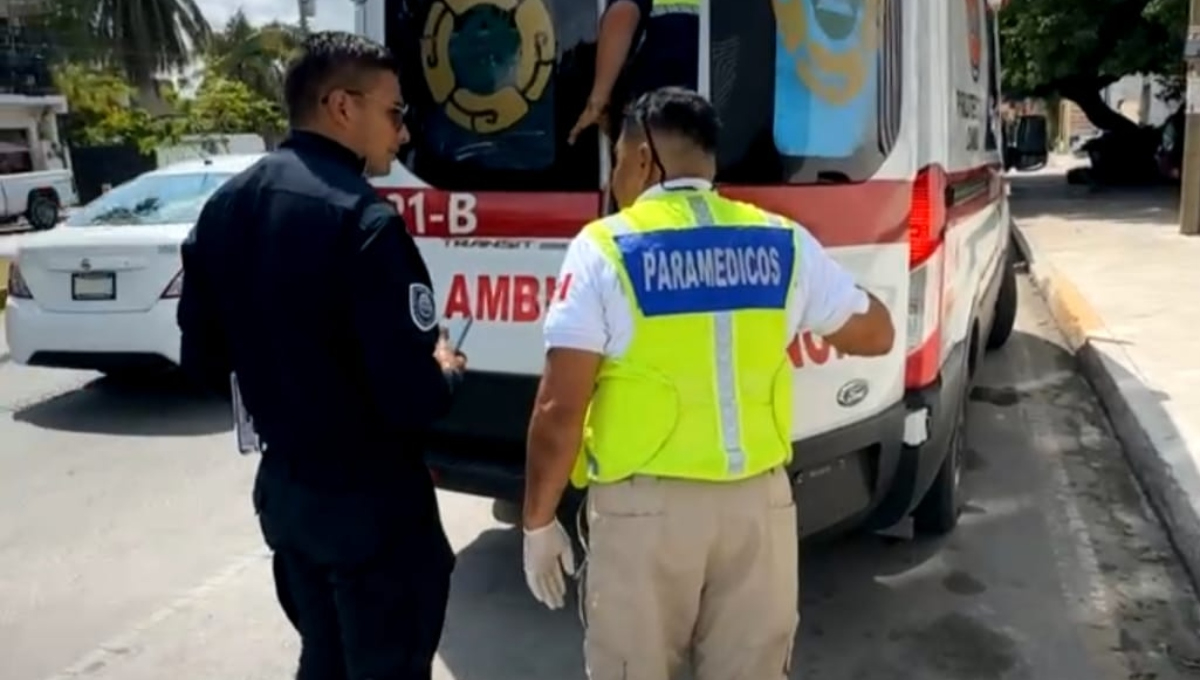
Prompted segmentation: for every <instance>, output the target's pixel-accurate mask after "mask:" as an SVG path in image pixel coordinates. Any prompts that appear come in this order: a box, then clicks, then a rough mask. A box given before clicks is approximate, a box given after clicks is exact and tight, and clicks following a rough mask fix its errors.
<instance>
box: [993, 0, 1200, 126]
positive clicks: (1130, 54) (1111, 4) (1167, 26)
mask: <svg viewBox="0 0 1200 680" xmlns="http://www.w3.org/2000/svg"><path fill="white" fill-rule="evenodd" d="M1187 9H1188V8H1187V2H1186V0H1010V2H1009V3H1008V4H1007V5H1006V6H1005V7H1004V9H1003V10H1001V12H1000V41H1001V55H1002V58H1003V63H1004V88H1005V92H1006V94H1008V95H1009V96H1038V97H1046V96H1052V95H1058V96H1061V97H1065V98H1067V99H1070V100H1072V101H1074V102H1075V103H1077V104H1078V105H1079V107H1080V108H1081V109H1082V110H1083V112H1084V114H1085V115H1087V117H1088V119H1089V120H1091V121H1092V123H1093V124H1095V125H1096V126H1097V127H1100V128H1103V129H1110V130H1111V129H1118V128H1122V127H1127V126H1130V125H1132V123H1131V122H1130V121H1129V120H1128V119H1127V118H1125V117H1124V116H1121V115H1120V114H1119V113H1117V112H1116V111H1113V110H1112V109H1111V108H1110V107H1108V106H1107V105H1106V104H1105V103H1104V101H1103V99H1102V98H1101V96H1100V90H1101V89H1102V88H1104V87H1106V86H1108V85H1111V84H1112V83H1114V82H1116V81H1117V80H1119V79H1120V78H1121V77H1123V76H1126V75H1130V74H1134V73H1143V74H1150V75H1158V76H1163V77H1166V78H1168V79H1171V78H1177V77H1178V76H1179V74H1180V73H1181V70H1182V67H1183V38H1184V36H1185V34H1186V32H1187Z"/></svg>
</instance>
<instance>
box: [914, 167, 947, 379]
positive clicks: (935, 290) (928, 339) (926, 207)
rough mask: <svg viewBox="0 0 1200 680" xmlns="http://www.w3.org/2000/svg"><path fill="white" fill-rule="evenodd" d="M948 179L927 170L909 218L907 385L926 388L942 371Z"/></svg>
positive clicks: (916, 188)
mask: <svg viewBox="0 0 1200 680" xmlns="http://www.w3.org/2000/svg"><path fill="white" fill-rule="evenodd" d="M946 187H947V182H946V174H945V172H944V171H943V170H942V169H941V168H940V167H937V166H931V167H927V168H923V169H922V170H921V171H920V172H919V173H917V179H916V181H915V182H914V183H913V194H912V208H911V212H910V213H909V216H908V243H909V254H908V270H909V287H908V333H907V338H908V348H907V350H908V353H907V361H906V362H905V372H904V383H905V386H906V387H908V388H910V389H912V388H921V387H925V386H927V385H930V384H931V383H933V382H934V381H935V380H937V377H938V372H939V370H940V368H941V358H942V357H941V347H942V285H943V280H942V276H943V272H944V269H945V266H944V265H945V262H944V251H945V249H944V248H943V243H944V242H945V238H944V237H945V232H946V224H947V215H946V207H947V200H946V198H947V196H946Z"/></svg>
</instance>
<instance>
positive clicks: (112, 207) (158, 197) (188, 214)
mask: <svg viewBox="0 0 1200 680" xmlns="http://www.w3.org/2000/svg"><path fill="white" fill-rule="evenodd" d="M230 177H232V175H230V174H216V173H210V172H195V173H178V174H168V175H142V176H141V177H138V178H136V179H133V180H130V181H129V182H126V183H125V184H122V185H120V186H118V187H115V188H114V189H112V190H110V191H109V192H107V193H105V194H103V195H101V196H100V197H99V198H97V199H96V200H94V201H92V202H91V203H89V204H87V206H85V207H83V208H81V209H80V210H77V211H75V212H74V213H73V214H72V215H71V216H70V217H69V218H68V219H67V225H68V226H73V227H90V226H100V225H127V224H131V225H146V226H152V225H161V224H187V223H192V222H195V221H196V219H197V218H198V217H199V216H200V210H201V208H203V207H204V202H205V201H207V200H208V197H209V196H211V195H212V193H213V192H214V191H216V190H217V188H218V187H220V186H221V185H222V184H224V183H225V180H227V179H229V178H230Z"/></svg>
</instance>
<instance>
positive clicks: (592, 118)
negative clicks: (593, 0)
mask: <svg viewBox="0 0 1200 680" xmlns="http://www.w3.org/2000/svg"><path fill="white" fill-rule="evenodd" d="M699 55H700V0H607V6H606V8H605V10H604V14H603V15H602V16H601V17H600V31H599V34H598V35H597V38H596V71H595V76H594V78H593V80H592V90H591V93H590V94H589V95H588V100H587V104H586V105H585V106H584V109H583V113H581V114H580V115H579V120H578V121H577V122H576V123H575V127H574V128H573V129H572V130H571V132H570V135H569V137H568V139H569V141H570V143H571V144H574V143H575V140H576V138H578V137H579V135H580V133H582V132H583V131H584V130H586V129H588V128H589V127H591V126H593V125H597V124H599V123H601V121H602V119H603V118H604V117H605V115H606V114H608V113H609V107H610V104H615V105H617V106H621V104H623V103H624V102H633V101H634V100H636V99H637V98H638V97H639V96H641V95H642V94H645V93H646V92H650V91H652V90H656V89H658V88H660V87H668V86H675V87H686V88H689V89H692V90H695V89H698V84H697V82H696V79H697V77H698V75H697V74H698V72H699ZM626 66H628V68H626ZM618 80H620V81H621V83H622V87H621V88H620V89H622V90H624V92H623V93H621V94H618V93H617V89H618V86H617V83H618ZM614 98H616V99H620V100H623V101H613V100H614ZM618 122H619V120H618ZM604 132H605V133H606V134H607V133H608V130H605V131H604Z"/></svg>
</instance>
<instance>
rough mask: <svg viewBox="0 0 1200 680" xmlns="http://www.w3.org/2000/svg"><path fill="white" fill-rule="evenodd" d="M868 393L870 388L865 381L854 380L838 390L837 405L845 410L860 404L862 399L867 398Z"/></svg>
mask: <svg viewBox="0 0 1200 680" xmlns="http://www.w3.org/2000/svg"><path fill="white" fill-rule="evenodd" d="M870 392H871V386H870V385H869V384H868V383H867V381H866V380H863V379H861V378H855V379H854V380H851V381H850V382H848V383H846V384H845V385H842V386H841V388H840V389H838V392H837V403H838V405H839V406H844V407H846V408H849V407H851V406H857V405H858V404H860V403H862V400H863V399H866V398H867V394H869V393H870Z"/></svg>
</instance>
